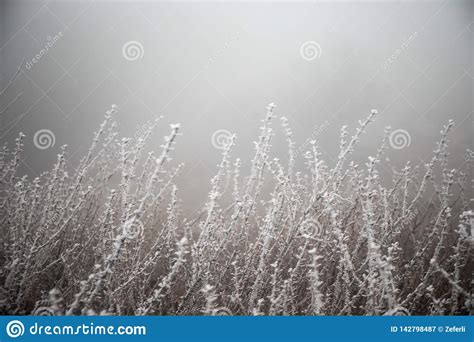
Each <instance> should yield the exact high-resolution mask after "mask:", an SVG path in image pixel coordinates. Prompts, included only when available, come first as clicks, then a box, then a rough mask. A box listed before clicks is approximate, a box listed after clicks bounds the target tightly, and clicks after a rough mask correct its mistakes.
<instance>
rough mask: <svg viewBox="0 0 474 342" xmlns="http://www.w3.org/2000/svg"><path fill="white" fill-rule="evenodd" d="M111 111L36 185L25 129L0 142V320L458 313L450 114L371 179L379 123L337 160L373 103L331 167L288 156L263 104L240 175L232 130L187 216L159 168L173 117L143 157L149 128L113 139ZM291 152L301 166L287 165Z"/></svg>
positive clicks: (462, 227)
mask: <svg viewBox="0 0 474 342" xmlns="http://www.w3.org/2000/svg"><path fill="white" fill-rule="evenodd" d="M116 111H117V108H116V107H115V106H113V107H112V109H111V110H109V111H108V112H107V113H106V115H105V120H104V121H103V123H102V124H101V126H100V128H99V130H98V131H97V132H96V133H95V136H94V139H93V141H92V144H91V146H90V149H89V150H88V152H87V153H86V155H85V156H84V157H83V159H82V160H81V162H80V165H79V167H78V168H77V169H76V170H75V171H74V172H71V168H70V167H69V165H68V163H67V148H66V147H65V146H64V147H62V149H61V153H60V154H59V155H58V157H57V162H56V163H55V165H54V166H53V167H52V169H51V171H49V172H46V173H44V174H42V175H41V176H40V177H38V178H35V179H29V178H28V177H26V176H22V175H19V172H18V167H19V164H20V160H21V158H22V151H23V140H24V135H20V136H19V137H18V138H17V140H16V145H15V146H6V145H5V146H4V147H3V148H2V149H1V151H0V234H1V237H2V238H1V239H0V264H1V270H0V271H1V273H0V313H1V314H3V315H29V314H32V315H461V314H469V312H470V311H472V305H473V302H472V298H471V290H472V285H473V283H472V269H473V262H472V247H473V221H474V211H472V209H471V207H470V206H471V205H472V203H473V202H472V199H471V198H469V196H470V195H469V194H470V192H469V191H470V188H469V187H470V184H471V181H472V179H471V175H470V174H469V172H468V171H463V170H451V169H449V168H448V156H449V153H448V136H449V132H450V130H451V129H452V127H453V125H454V123H453V122H448V123H447V125H446V126H445V127H444V128H443V129H442V131H441V134H440V138H439V141H438V142H437V143H436V145H435V149H434V153H433V155H432V159H431V161H430V162H429V163H427V164H426V165H425V166H424V168H423V169H417V168H412V167H411V166H410V163H407V164H406V165H405V167H403V168H401V169H400V170H398V171H397V172H396V173H395V174H394V175H393V179H389V180H384V182H382V180H381V179H380V178H381V177H380V175H379V170H380V166H381V163H382V159H383V158H382V156H383V155H384V152H385V150H386V148H387V139H388V136H389V134H390V131H389V130H388V129H387V130H386V132H385V138H384V139H383V141H382V142H381V145H380V147H379V149H378V150H377V151H376V154H375V155H374V156H370V157H368V161H367V163H366V164H365V165H358V164H356V163H355V162H354V161H352V160H351V159H350V158H351V153H352V152H353V150H354V149H355V148H356V145H357V143H358V141H359V138H360V137H361V135H362V134H364V132H365V131H366V130H367V129H368V128H369V127H368V126H370V123H371V122H372V120H374V119H375V117H376V114H377V112H376V111H372V113H370V115H369V116H368V118H367V119H366V120H365V121H362V122H360V124H359V127H357V128H356V131H355V132H354V133H353V134H350V133H349V130H348V128H346V127H343V128H342V130H341V136H340V153H339V155H338V157H337V161H336V163H334V165H331V166H329V165H328V164H327V163H325V161H324V160H323V158H322V156H321V154H320V153H319V152H318V145H317V141H311V142H310V144H308V145H307V151H305V152H304V153H302V154H301V155H300V154H297V153H295V143H294V140H293V135H292V131H291V129H290V127H289V124H288V121H287V120H286V119H285V118H280V119H279V120H276V114H275V108H274V106H273V105H269V107H268V110H267V113H266V116H265V118H264V119H263V120H262V126H261V129H260V135H259V136H258V137H257V140H256V142H255V153H254V155H253V156H251V157H252V159H251V168H250V172H249V173H248V174H247V173H246V172H245V174H243V173H244V172H242V167H241V160H240V159H234V157H233V156H232V148H233V146H234V143H236V139H235V138H234V137H233V138H232V139H230V140H229V143H228V144H227V147H226V149H225V150H224V151H223V152H222V159H221V161H220V163H219V165H218V168H217V172H216V174H215V176H214V177H213V178H212V179H211V181H210V184H209V194H208V197H207V201H206V203H203V204H202V210H201V211H200V213H199V214H198V215H196V216H192V217H190V215H188V214H186V213H184V211H183V210H182V209H180V200H179V199H180V196H182V194H185V193H186V189H185V188H183V189H181V188H178V187H177V184H176V176H177V175H178V174H179V172H180V169H181V166H178V167H174V166H172V164H171V163H169V160H170V158H171V156H172V153H173V148H174V146H175V144H176V143H179V139H178V138H179V129H180V126H179V125H172V126H171V131H170V133H169V135H168V136H166V137H165V139H164V143H163V145H162V146H161V149H160V150H159V151H156V152H155V153H156V154H155V153H153V152H150V153H147V152H145V147H146V145H147V142H148V141H149V138H150V135H151V134H152V132H153V130H154V129H155V127H156V125H157V124H159V122H157V123H154V124H153V125H149V126H147V127H146V129H145V130H142V131H141V132H140V134H139V137H138V138H136V139H135V138H134V139H121V138H119V136H118V133H117V128H116V124H115V123H114V115H115V113H116ZM278 121H281V125H282V127H283V131H284V132H285V137H286V140H287V142H288V156H287V158H284V160H278V159H275V158H273V157H272V149H271V145H272V138H273V137H274V134H275V133H274V130H273V128H272V125H277V124H279V123H278ZM9 148H11V150H9ZM469 152H470V151H469ZM468 155H472V153H468ZM297 158H303V159H304V160H305V165H306V168H305V169H302V170H297V167H296V159H297ZM470 163H471V161H470V160H468V161H467V163H466V170H469V167H470ZM264 183H265V188H266V184H270V185H271V191H270V192H269V193H266V190H265V189H264ZM387 183H389V184H391V185H390V186H387V185H386V184H387Z"/></svg>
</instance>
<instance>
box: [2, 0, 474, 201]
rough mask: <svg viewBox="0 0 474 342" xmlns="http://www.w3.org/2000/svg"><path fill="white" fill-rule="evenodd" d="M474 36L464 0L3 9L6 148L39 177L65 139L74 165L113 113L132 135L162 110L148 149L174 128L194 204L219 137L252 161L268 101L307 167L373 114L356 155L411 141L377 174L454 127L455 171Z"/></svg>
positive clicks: (420, 155) (418, 156)
mask: <svg viewBox="0 0 474 342" xmlns="http://www.w3.org/2000/svg"><path fill="white" fill-rule="evenodd" d="M473 32H474V2H473V1H469V0H466V1H449V0H445V1H337V2H329V1H328V2H325V1H323V2H301V3H293V2H261V3H249V2H235V3H233V2H179V3H171V2H163V1H142V2H125V1H120V2H119V1H46V0H45V1H40V0H32V1H26V0H23V1H18V0H16V1H13V0H10V1H5V0H2V1H1V2H0V89H3V88H5V87H7V86H8V85H9V82H10V80H12V78H13V76H14V75H15V72H16V71H17V68H18V67H21V70H20V72H19V74H18V77H16V78H15V79H14V80H13V82H12V83H11V85H10V86H9V87H8V89H7V90H6V91H5V93H4V94H3V95H2V96H0V113H1V114H0V144H1V145H3V144H4V143H5V142H8V143H9V146H10V147H13V142H14V139H15V138H16V137H17V136H18V134H19V133H20V132H23V133H24V134H26V139H25V155H24V159H23V160H22V166H21V173H23V174H28V175H29V176H31V177H36V176H38V175H39V174H41V173H42V172H44V171H47V170H49V169H50V168H51V165H52V163H54V162H55V160H56V155H57V154H58V152H59V150H60V146H62V145H64V144H67V145H68V150H69V157H68V158H69V160H70V162H71V167H74V166H75V165H77V164H78V162H79V160H80V158H81V157H83V155H84V154H85V152H86V151H87V149H88V147H89V146H90V143H91V141H92V136H93V133H94V131H96V130H97V129H98V127H99V124H100V123H101V122H102V120H103V116H104V113H105V111H106V110H108V109H109V108H110V106H111V105H112V104H117V105H118V107H119V111H118V113H117V115H116V120H117V122H118V125H119V130H120V134H121V136H123V137H133V136H134V135H135V134H136V131H140V130H143V128H144V127H147V126H149V125H150V124H151V122H153V120H154V119H155V118H157V117H159V116H163V119H162V120H161V121H160V124H159V127H158V129H157V130H156V132H155V133H154V135H153V137H152V139H151V143H150V144H149V146H148V149H149V150H152V149H153V150H156V151H158V149H159V146H160V144H161V143H162V142H163V136H164V135H166V134H168V133H169V124H171V123H180V124H181V126H182V129H181V133H182V135H181V136H179V137H178V140H177V145H176V149H175V150H174V151H173V154H172V156H173V162H174V163H178V162H184V163H185V167H184V171H183V172H182V174H181V175H180V179H179V181H178V186H179V187H180V188H181V198H183V200H184V201H185V206H188V207H191V208H193V207H195V206H196V205H201V204H202V200H203V199H204V198H205V197H206V196H207V190H208V189H209V180H210V178H211V177H212V176H213V175H214V173H215V170H216V165H217V163H218V162H219V160H220V156H221V152H222V150H220V149H219V148H216V146H215V144H213V143H212V136H213V134H214V133H215V132H216V131H219V130H223V131H225V132H231V133H235V134H236V135H237V140H236V147H235V148H234V150H233V154H232V156H233V157H239V158H241V159H242V161H243V164H244V167H246V166H248V164H249V163H250V160H251V158H252V157H253V154H252V152H253V141H254V140H255V139H256V138H257V135H258V131H259V127H260V120H261V119H262V118H264V116H265V111H266V106H267V105H268V104H269V103H271V102H274V103H275V105H276V108H275V113H276V115H277V116H285V117H287V118H288V120H289V123H290V126H291V128H292V130H293V133H294V140H295V142H296V150H297V151H299V152H301V153H298V156H297V158H298V165H299V167H300V168H302V167H303V161H304V158H303V154H304V151H306V149H307V148H306V145H307V142H308V139H311V140H312V139H315V140H316V141H317V144H318V145H319V146H320V149H321V152H322V153H323V156H322V158H323V159H324V160H325V161H326V162H327V163H329V164H330V165H333V161H334V158H337V154H338V149H339V134H340V128H341V126H342V125H348V126H349V129H350V133H351V134H353V133H354V130H355V127H356V125H357V123H358V121H359V120H363V119H365V118H366V117H367V116H368V114H369V113H370V111H371V110H372V109H377V110H378V111H379V115H378V116H377V117H376V120H375V122H374V123H373V124H371V125H370V126H369V129H368V132H367V134H365V135H364V136H363V138H362V139H361V141H360V144H359V146H358V147H357V148H356V151H355V152H354V159H355V160H357V161H358V162H360V163H364V162H366V161H367V156H369V155H374V154H375V153H376V150H377V148H378V146H379V145H380V143H381V140H382V137H383V132H384V128H385V127H386V126H391V127H392V128H393V129H396V130H402V131H403V132H404V134H405V138H407V139H408V140H406V143H404V145H403V146H402V147H401V148H400V146H398V147H396V148H393V147H389V148H388V151H387V155H386V157H387V160H386V163H385V168H384V169H383V170H381V176H382V177H386V178H387V179H388V180H390V179H391V178H392V176H393V174H392V171H393V168H395V169H399V168H401V167H402V166H403V165H404V164H405V163H406V162H407V161H410V162H411V165H412V166H417V165H418V166H421V165H423V164H425V163H427V162H428V161H429V159H430V158H431V152H432V150H433V149H434V147H435V141H436V140H437V139H438V137H439V131H440V129H441V128H442V126H443V125H444V124H446V123H447V122H448V120H449V119H453V120H454V121H455V122H456V126H455V129H454V133H453V134H451V136H450V141H451V143H450V146H451V153H452V154H451V164H450V167H451V168H456V169H459V168H461V167H462V166H463V165H464V164H465V161H466V158H465V151H466V149H468V148H469V149H471V150H472V149H474V148H473V137H472V136H473V129H474V124H473V103H474V102H473V76H474V71H473V46H474V40H473ZM274 127H275V131H276V137H275V140H274V149H273V154H274V155H275V156H276V157H280V158H282V159H283V160H285V158H286V155H287V145H286V142H285V139H284V135H283V131H282V130H281V129H280V128H279V127H280V122H279V120H275V124H274ZM42 130H48V132H50V133H52V134H53V140H52V142H54V144H53V143H51V144H49V145H50V146H48V147H47V148H38V147H37V146H36V145H35V143H34V136H35V134H36V133H37V132H39V131H42ZM311 136H312V137H313V138H310V137H311ZM305 144H306V145H305ZM243 174H244V175H245V172H243ZM471 178H472V177H471Z"/></svg>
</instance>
